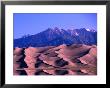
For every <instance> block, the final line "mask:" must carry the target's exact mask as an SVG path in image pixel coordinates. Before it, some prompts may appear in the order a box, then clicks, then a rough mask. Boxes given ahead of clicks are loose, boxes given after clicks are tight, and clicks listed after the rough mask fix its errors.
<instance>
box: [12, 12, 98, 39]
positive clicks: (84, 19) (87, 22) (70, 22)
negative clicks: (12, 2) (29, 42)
mask: <svg viewBox="0 0 110 88" xmlns="http://www.w3.org/2000/svg"><path fill="white" fill-rule="evenodd" d="M13 16H14V24H13V25H14V39H17V38H21V37H22V36H24V35H28V34H29V35H34V34H37V33H40V32H42V31H44V30H46V29H48V28H52V29H54V28H55V27H58V28H59V29H64V30H68V29H71V30H73V29H80V28H86V29H94V30H97V14H96V13H14V15H13Z"/></svg>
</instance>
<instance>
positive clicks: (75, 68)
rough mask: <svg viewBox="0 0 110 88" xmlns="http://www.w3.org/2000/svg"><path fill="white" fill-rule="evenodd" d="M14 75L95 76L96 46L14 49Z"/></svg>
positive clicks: (77, 45)
mask: <svg viewBox="0 0 110 88" xmlns="http://www.w3.org/2000/svg"><path fill="white" fill-rule="evenodd" d="M13 59H14V60H13V74H14V75H97V46H96V45H92V46H89V45H84V44H73V45H65V44H63V45H60V46H46V47H28V48H18V47H17V48H15V49H14V55H13Z"/></svg>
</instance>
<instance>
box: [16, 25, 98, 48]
mask: <svg viewBox="0 0 110 88" xmlns="http://www.w3.org/2000/svg"><path fill="white" fill-rule="evenodd" d="M61 44H68V45H71V44H86V45H93V44H94V45H97V32H96V31H95V30H89V29H85V28H81V29H74V30H70V29H68V30H64V29H59V28H57V27H55V28H54V29H51V28H48V29H47V30H45V31H42V32H40V33H38V34H35V35H27V36H23V37H21V38H18V39H14V47H21V48H23V47H30V46H31V47H44V46H58V45H61Z"/></svg>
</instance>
